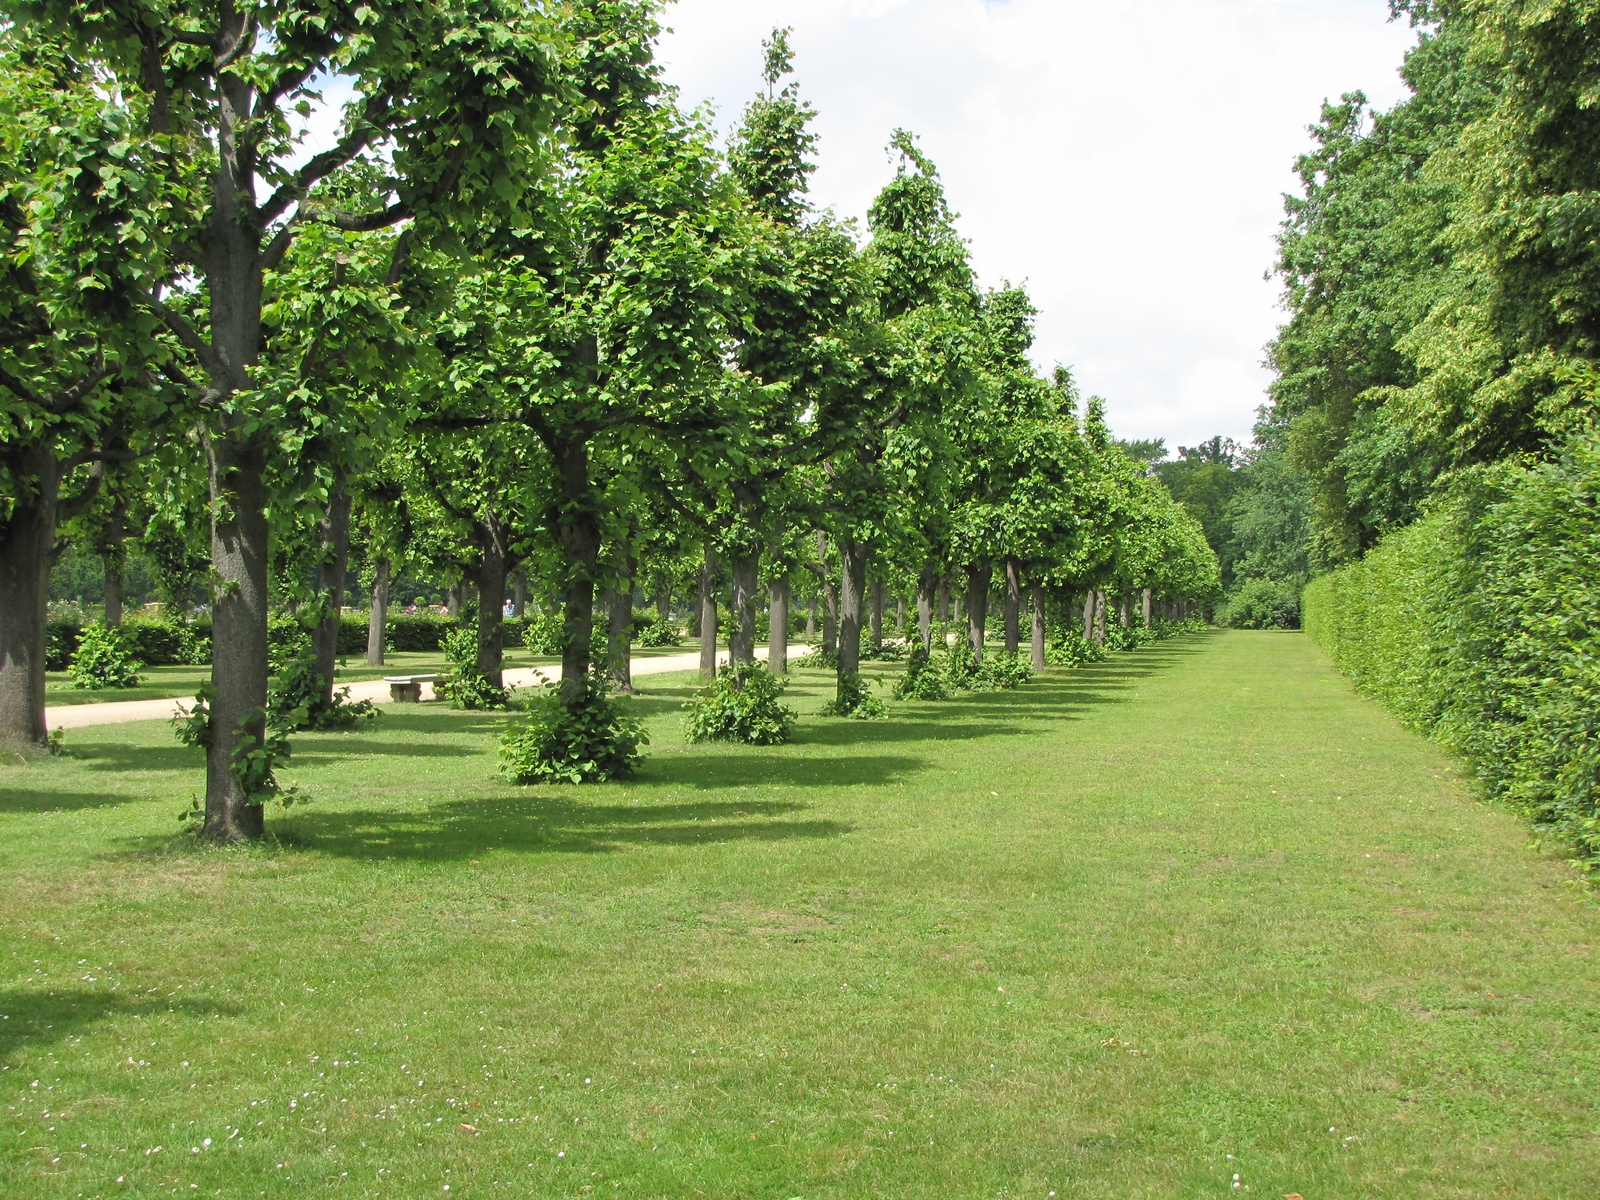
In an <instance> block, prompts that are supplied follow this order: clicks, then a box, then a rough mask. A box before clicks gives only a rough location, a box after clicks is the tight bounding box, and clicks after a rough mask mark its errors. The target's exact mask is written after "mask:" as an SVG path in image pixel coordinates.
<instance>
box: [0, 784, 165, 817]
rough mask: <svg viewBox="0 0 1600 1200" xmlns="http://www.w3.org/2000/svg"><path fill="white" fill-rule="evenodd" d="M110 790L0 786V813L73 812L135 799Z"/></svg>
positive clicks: (135, 797)
mask: <svg viewBox="0 0 1600 1200" xmlns="http://www.w3.org/2000/svg"><path fill="white" fill-rule="evenodd" d="M137 799H138V797H137V796H117V795H113V794H112V793H110V792H40V791H30V790H26V789H23V788H0V813H43V812H74V811H76V810H78V809H81V808H109V807H111V806H113V805H117V804H127V803H128V802H129V801H131V800H137Z"/></svg>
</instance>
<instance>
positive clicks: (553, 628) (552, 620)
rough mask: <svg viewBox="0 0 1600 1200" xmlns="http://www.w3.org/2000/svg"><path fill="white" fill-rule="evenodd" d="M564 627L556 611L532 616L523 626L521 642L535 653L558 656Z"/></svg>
mask: <svg viewBox="0 0 1600 1200" xmlns="http://www.w3.org/2000/svg"><path fill="white" fill-rule="evenodd" d="M565 628H566V626H565V622H564V620H563V618H562V617H561V616H560V614H558V613H547V614H546V615H544V616H542V617H534V618H533V619H532V620H531V621H529V622H528V623H527V624H526V625H525V626H524V627H523V632H522V644H523V645H524V646H526V647H527V648H528V649H529V650H531V651H533V653H535V654H540V655H545V656H552V657H556V658H559V657H560V656H561V646H562V638H563V636H564V633H563V631H564V629H565Z"/></svg>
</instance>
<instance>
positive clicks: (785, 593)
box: [767, 575, 789, 675]
mask: <svg viewBox="0 0 1600 1200" xmlns="http://www.w3.org/2000/svg"><path fill="white" fill-rule="evenodd" d="M767 670H769V671H771V672H772V673H773V674H774V675H787V674H788V673H789V577H788V576H787V575H777V576H775V577H774V578H773V580H772V583H771V585H770V587H769V588H768V591H767Z"/></svg>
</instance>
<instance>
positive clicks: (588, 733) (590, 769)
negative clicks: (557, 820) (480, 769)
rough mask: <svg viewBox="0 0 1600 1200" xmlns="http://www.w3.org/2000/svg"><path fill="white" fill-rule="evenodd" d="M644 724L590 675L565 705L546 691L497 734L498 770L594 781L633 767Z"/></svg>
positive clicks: (529, 777) (518, 777)
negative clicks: (580, 691) (573, 699)
mask: <svg viewBox="0 0 1600 1200" xmlns="http://www.w3.org/2000/svg"><path fill="white" fill-rule="evenodd" d="M649 741H650V739H649V738H648V737H646V736H645V732H644V726H643V725H641V724H640V723H639V722H638V721H635V720H633V719H631V718H630V717H628V716H627V715H625V714H624V713H623V711H622V706H621V705H620V704H618V703H617V702H616V701H615V700H613V699H611V697H610V696H608V695H606V691H605V685H604V683H603V681H601V680H599V679H592V680H590V682H589V686H588V688H587V689H586V690H585V691H584V693H583V695H582V696H580V697H579V698H578V700H577V702H576V703H574V704H573V705H572V706H571V707H570V708H568V707H567V706H566V705H563V704H562V703H561V699H560V697H559V696H558V695H556V694H555V693H554V692H549V693H547V694H545V695H543V696H541V697H539V698H538V699H536V700H534V701H533V702H532V703H530V704H529V705H528V715H527V716H526V717H524V718H522V719H521V720H517V721H513V722H512V723H510V724H509V725H507V726H506V730H505V733H503V734H502V735H501V738H500V771H501V774H503V775H504V776H505V777H506V778H507V779H509V780H510V781H511V782H512V783H600V782H603V781H605V780H608V779H624V778H626V777H627V776H629V775H632V774H633V772H634V771H635V770H636V769H637V767H638V763H639V760H640V759H641V758H643V757H644V756H643V755H642V754H641V753H639V747H640V746H641V745H646V744H648V743H649Z"/></svg>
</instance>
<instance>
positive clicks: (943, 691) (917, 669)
mask: <svg viewBox="0 0 1600 1200" xmlns="http://www.w3.org/2000/svg"><path fill="white" fill-rule="evenodd" d="M894 698H895V699H896V700H948V699H949V698H950V682H949V680H948V679H947V678H946V676H945V672H944V670H943V668H942V666H940V665H938V664H935V663H934V661H933V658H932V656H931V655H930V654H929V653H928V651H927V649H926V648H925V647H924V646H923V644H922V643H921V642H920V641H917V642H913V643H912V644H911V653H910V654H909V655H908V656H907V658H906V673H905V674H904V675H902V676H900V680H899V682H898V683H896V684H895V685H894Z"/></svg>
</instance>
